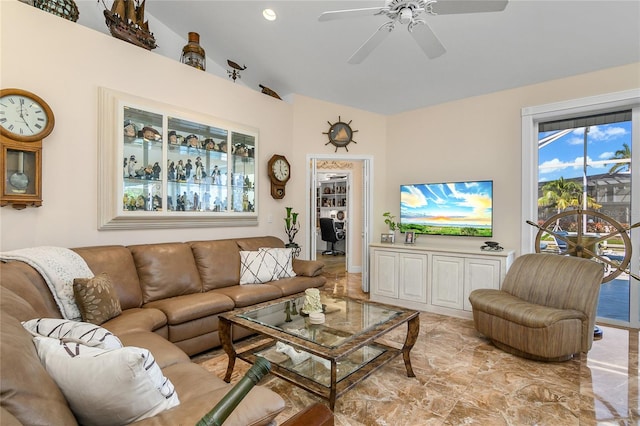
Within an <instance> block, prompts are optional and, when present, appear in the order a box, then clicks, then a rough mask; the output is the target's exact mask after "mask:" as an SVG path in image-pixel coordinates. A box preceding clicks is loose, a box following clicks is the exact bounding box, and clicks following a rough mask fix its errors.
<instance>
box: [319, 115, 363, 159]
mask: <svg viewBox="0 0 640 426" xmlns="http://www.w3.org/2000/svg"><path fill="white" fill-rule="evenodd" d="M351 121H353V120H350V121H349V122H348V123H345V122H344V121H342V119H341V118H340V116H338V121H336V122H335V123H331V122H330V121H327V123H329V126H330V127H329V131H328V132H322V134H323V135H327V136H328V137H329V142H327V143H325V145H329V144H332V145H333V146H335V147H336V149H335V151H334V152H337V151H338V148H344V149H346V150H347V152H348V151H349V148H347V145H349V144H350V143H351V142H353V143H358V142H356V141H354V140H353V134H354V133H355V132H357V130H353V129H352V128H351Z"/></svg>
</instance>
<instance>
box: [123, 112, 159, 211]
mask: <svg viewBox="0 0 640 426" xmlns="http://www.w3.org/2000/svg"><path fill="white" fill-rule="evenodd" d="M123 113H124V131H123V143H122V148H123V157H124V159H123V179H122V194H123V195H122V210H124V211H162V206H163V203H162V197H163V195H162V194H163V191H162V188H163V185H162V168H161V166H160V165H161V164H162V151H163V140H162V115H160V114H156V113H153V112H149V111H144V110H141V109H137V108H130V107H125V108H124V110H123Z"/></svg>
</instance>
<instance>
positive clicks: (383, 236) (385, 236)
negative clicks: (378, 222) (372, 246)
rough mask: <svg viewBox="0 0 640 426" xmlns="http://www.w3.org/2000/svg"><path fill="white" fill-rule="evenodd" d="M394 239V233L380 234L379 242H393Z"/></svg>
mask: <svg viewBox="0 0 640 426" xmlns="http://www.w3.org/2000/svg"><path fill="white" fill-rule="evenodd" d="M395 240H396V235H395V234H380V242H381V243H386V244H393V243H394V242H395Z"/></svg>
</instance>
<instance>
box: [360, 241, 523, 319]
mask: <svg viewBox="0 0 640 426" xmlns="http://www.w3.org/2000/svg"><path fill="white" fill-rule="evenodd" d="M369 250H370V256H371V257H370V259H371V287H370V288H371V291H370V294H369V297H370V299H371V300H374V301H376V302H381V303H387V304H390V305H396V306H403V307H407V308H411V309H417V310H421V311H426V312H434V313H438V314H444V315H450V316H456V317H462V318H471V317H472V313H471V305H470V303H469V293H471V291H472V290H475V289H477V288H495V289H499V288H500V286H501V284H502V281H503V280H504V277H505V275H506V273H507V270H508V269H509V267H510V266H511V264H512V263H513V260H514V259H515V251H513V250H507V249H505V250H503V251H483V250H480V248H479V247H478V248H454V247H434V246H426V245H407V244H398V243H396V244H383V243H379V244H371V245H370V246H369Z"/></svg>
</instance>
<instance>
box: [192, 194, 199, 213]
mask: <svg viewBox="0 0 640 426" xmlns="http://www.w3.org/2000/svg"><path fill="white" fill-rule="evenodd" d="M193 209H194V210H200V195H199V194H198V193H197V192H196V193H195V194H193Z"/></svg>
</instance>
